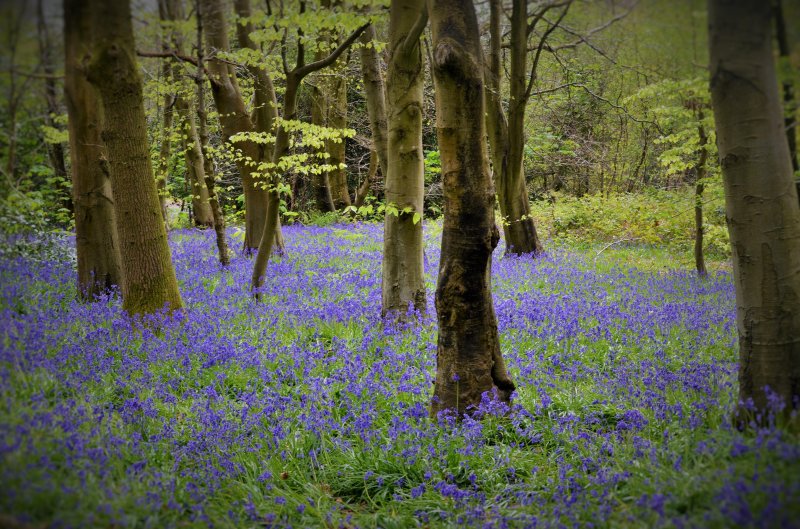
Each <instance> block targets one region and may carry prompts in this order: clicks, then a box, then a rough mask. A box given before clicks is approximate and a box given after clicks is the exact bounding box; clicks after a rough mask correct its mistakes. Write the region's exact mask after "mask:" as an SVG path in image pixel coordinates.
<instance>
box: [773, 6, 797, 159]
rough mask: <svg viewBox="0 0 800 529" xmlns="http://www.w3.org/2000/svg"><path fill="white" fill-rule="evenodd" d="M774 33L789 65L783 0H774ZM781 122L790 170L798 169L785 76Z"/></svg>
mask: <svg viewBox="0 0 800 529" xmlns="http://www.w3.org/2000/svg"><path fill="white" fill-rule="evenodd" d="M775 35H776V36H777V38H778V55H779V57H780V60H781V61H785V62H787V63H788V64H789V65H790V64H791V63H790V62H789V56H790V55H791V49H790V48H789V38H788V37H787V36H786V20H785V19H784V18H783V2H782V1H781V0H775ZM782 85H783V112H784V117H783V123H784V126H785V127H786V141H788V142H789V156H790V157H791V159H792V170H793V171H797V170H798V169H800V166H798V163H797V123H796V121H797V119H796V118H797V102H796V101H795V99H794V86H793V85H792V80H791V78H789V77H788V76H787V78H785V79H783V82H782Z"/></svg>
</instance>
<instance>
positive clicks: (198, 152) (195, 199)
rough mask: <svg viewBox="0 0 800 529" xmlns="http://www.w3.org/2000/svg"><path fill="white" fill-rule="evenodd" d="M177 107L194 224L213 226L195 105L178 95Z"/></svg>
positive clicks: (206, 226)
mask: <svg viewBox="0 0 800 529" xmlns="http://www.w3.org/2000/svg"><path fill="white" fill-rule="evenodd" d="M175 109H176V110H177V111H178V114H179V115H180V117H181V127H182V128H183V131H182V133H181V137H182V138H183V149H184V153H185V157H186V174H187V177H188V180H189V182H190V183H191V186H192V211H194V224H195V226H197V227H198V228H212V227H213V226H214V215H213V212H212V211H211V204H210V203H209V194H208V188H207V187H206V172H205V165H204V164H205V160H204V158H203V150H202V147H201V146H200V139H199V138H198V136H197V127H196V126H195V121H194V108H193V105H192V104H191V103H190V102H189V101H187V100H186V99H185V98H184V97H180V96H179V97H178V99H177V101H176V102H175Z"/></svg>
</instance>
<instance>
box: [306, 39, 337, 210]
mask: <svg viewBox="0 0 800 529" xmlns="http://www.w3.org/2000/svg"><path fill="white" fill-rule="evenodd" d="M319 57H321V54H319V55H317V58H319ZM327 107H328V96H327V95H326V94H325V87H324V82H323V78H322V76H320V77H319V79H317V82H316V84H314V85H313V87H312V88H311V122H312V123H313V124H315V125H320V126H325V125H326V117H327V115H328V108H327ZM325 149H326V150H327V143H326V144H325ZM311 188H312V190H313V191H314V202H315V203H316V206H317V209H318V210H319V211H321V212H323V213H327V212H329V211H336V207H335V206H334V205H333V195H332V194H331V184H330V180H329V178H328V171H319V172H317V173H315V174H313V175H312V176H311Z"/></svg>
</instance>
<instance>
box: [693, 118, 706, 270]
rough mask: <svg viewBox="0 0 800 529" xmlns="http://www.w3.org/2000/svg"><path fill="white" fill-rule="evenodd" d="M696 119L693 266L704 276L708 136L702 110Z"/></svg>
mask: <svg viewBox="0 0 800 529" xmlns="http://www.w3.org/2000/svg"><path fill="white" fill-rule="evenodd" d="M697 119H698V121H699V122H700V125H698V127H697V134H698V139H699V142H698V143H699V145H700V153H699V157H698V159H697V166H696V168H695V174H696V175H697V179H696V181H695V183H694V264H695V268H697V273H698V274H699V275H700V276H701V277H705V276H706V275H708V272H707V271H706V262H705V259H704V258H703V190H704V188H705V178H706V162H707V161H708V136H707V135H706V129H705V127H704V126H703V123H702V122H703V111H702V110H698V112H697Z"/></svg>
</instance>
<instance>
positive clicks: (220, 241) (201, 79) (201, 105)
mask: <svg viewBox="0 0 800 529" xmlns="http://www.w3.org/2000/svg"><path fill="white" fill-rule="evenodd" d="M195 12H196V19H197V46H196V49H197V75H196V76H195V83H196V84H197V129H198V138H197V139H198V141H199V144H200V152H201V154H202V157H203V176H204V178H205V183H206V190H207V192H208V205H209V207H210V208H211V215H212V217H213V219H214V232H215V235H216V241H217V250H218V253H219V262H220V264H221V265H222V266H228V265H229V264H230V262H231V260H230V255H229V254H230V252H229V250H228V240H227V237H226V236H225V216H224V215H223V212H222V207H221V206H220V204H219V200H218V199H217V192H216V189H215V188H216V184H215V181H214V160H213V159H212V158H211V154H210V153H209V142H208V115H207V112H206V92H205V86H206V85H205V81H206V78H205V53H204V51H203V50H204V48H203V8H202V4H201V3H200V1H199V0H196V3H195Z"/></svg>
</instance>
